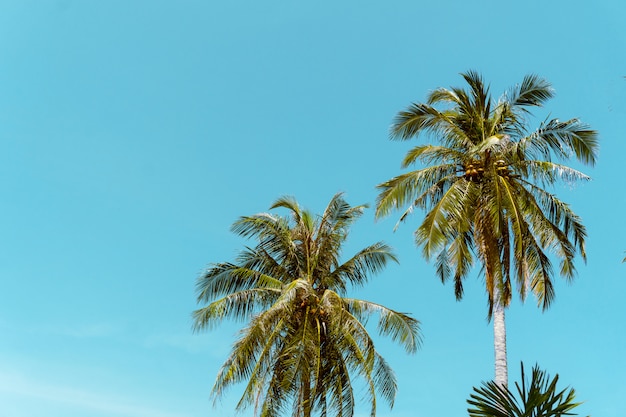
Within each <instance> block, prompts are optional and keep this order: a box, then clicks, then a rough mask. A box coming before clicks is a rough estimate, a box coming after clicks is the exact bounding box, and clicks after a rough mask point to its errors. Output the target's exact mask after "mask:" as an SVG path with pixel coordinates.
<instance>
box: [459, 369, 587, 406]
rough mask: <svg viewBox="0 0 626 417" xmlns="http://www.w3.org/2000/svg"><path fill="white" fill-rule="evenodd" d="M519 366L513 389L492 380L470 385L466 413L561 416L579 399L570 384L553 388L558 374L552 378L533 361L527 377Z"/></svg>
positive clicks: (576, 404) (576, 403) (575, 404)
mask: <svg viewBox="0 0 626 417" xmlns="http://www.w3.org/2000/svg"><path fill="white" fill-rule="evenodd" d="M521 366H522V380H521V383H518V382H516V383H515V388H516V389H515V392H514V391H511V390H509V389H508V388H506V387H502V386H500V385H498V384H496V383H495V382H494V381H489V382H486V383H483V386H482V387H480V388H476V387H474V393H473V394H470V398H469V400H467V402H468V404H469V405H470V406H471V407H472V408H469V409H468V410H467V411H468V413H469V415H470V417H563V416H575V415H577V414H576V413H573V412H572V410H574V409H575V408H576V407H578V406H579V405H580V404H581V403H579V402H576V401H575V398H576V391H574V389H573V388H565V389H562V390H560V389H557V383H558V381H559V375H558V374H557V375H556V376H555V377H554V378H550V376H549V375H548V374H547V373H546V372H545V371H543V370H541V369H539V367H538V366H537V365H535V366H534V367H533V370H532V374H531V377H530V380H527V379H526V375H524V364H522V365H521Z"/></svg>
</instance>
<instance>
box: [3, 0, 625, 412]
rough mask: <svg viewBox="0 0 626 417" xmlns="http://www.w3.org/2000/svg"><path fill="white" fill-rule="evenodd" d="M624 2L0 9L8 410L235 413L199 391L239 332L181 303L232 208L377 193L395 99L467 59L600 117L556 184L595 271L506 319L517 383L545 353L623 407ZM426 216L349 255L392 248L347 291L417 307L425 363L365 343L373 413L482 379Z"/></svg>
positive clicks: (478, 320)
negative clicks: (375, 351)
mask: <svg viewBox="0 0 626 417" xmlns="http://www.w3.org/2000/svg"><path fill="white" fill-rule="evenodd" d="M625 15H626V6H625V5H624V4H623V2H621V1H618V0H614V1H597V2H587V1H568V2H565V1H550V2H546V1H526V2H502V1H484V2H468V1H449V2H423V1H414V0H411V1H409V0H406V1H389V2H381V1H356V0H355V1H352V0H349V1H316V2H303V1H297V0H290V1H286V0H285V1H269V2H261V1H249V0H239V1H230V2H224V1H219V2H218V1H212V0H208V1H206V0H204V1H200V0H197V1H190V0H177V1H156V0H151V1H128V0H123V1H122V0H119V1H117V0H107V1H95V0H94V1H88V0H13V1H11V0H4V1H1V2H0V195H1V196H2V203H1V204H0V230H1V234H0V236H1V237H0V283H1V284H2V285H1V290H0V415H2V416H3V417H4V416H6V417H103V416H107V417H200V416H213V417H227V416H232V415H233V402H234V401H236V400H237V399H238V397H239V394H240V391H238V390H237V389H233V390H232V391H231V392H230V395H228V396H227V397H226V398H225V399H224V401H223V402H222V404H221V405H218V406H217V407H216V408H212V407H211V403H210V401H209V390H210V387H211V385H212V383H213V381H214V378H215V375H216V372H217V370H218V368H219V366H220V365H221V363H222V361H223V360H224V359H225V357H226V354H227V352H228V350H229V346H230V344H231V343H232V341H233V340H234V335H235V333H236V329H237V326H235V325H228V326H224V327H223V328H221V329H219V330H216V331H213V332H210V333H202V334H195V335H194V334H192V332H191V317H190V315H191V312H192V310H193V309H194V308H196V304H195V298H194V282H195V279H196V277H197V276H198V274H199V273H200V272H201V271H202V270H203V268H204V267H205V266H206V265H208V264H209V263H211V262H220V261H227V260H232V259H233V258H234V256H235V255H236V252H237V251H238V250H239V249H240V248H242V247H243V246H244V245H245V244H246V243H247V242H245V241H243V240H241V239H239V238H237V237H236V236H234V235H232V234H231V233H230V232H229V226H230V224H231V223H232V222H233V221H234V220H235V219H236V218H237V217H238V216H240V215H248V214H253V213H257V212H260V211H265V210H266V209H267V208H268V207H269V205H270V204H271V203H272V202H273V201H274V199H276V198H277V197H279V196H281V195H294V196H295V197H296V198H297V199H298V200H299V201H300V202H301V203H302V204H303V205H304V206H306V207H308V208H310V209H312V210H316V211H318V210H320V209H322V208H323V207H324V206H325V204H326V203H327V202H328V200H329V199H330V197H331V196H332V195H333V194H334V193H336V192H338V191H344V192H346V198H347V200H348V201H349V202H350V203H352V204H361V203H370V204H373V203H374V201H375V198H376V191H375V188H374V187H375V185H376V184H378V183H380V182H382V181H384V180H386V179H388V178H390V177H392V176H395V175H397V174H399V173H400V172H402V171H401V170H400V160H401V158H402V157H403V155H404V153H405V152H406V151H407V150H408V149H409V147H410V146H411V143H398V142H391V141H389V140H388V139H387V131H388V126H389V124H390V122H391V119H392V118H393V116H394V114H395V113H396V112H397V111H399V110H401V109H403V108H404V107H406V106H407V105H408V104H410V103H411V102H412V101H421V100H423V99H424V98H425V96H426V94H427V93H428V92H429V91H430V90H432V89H434V88H436V87H440V86H444V87H448V86H454V85H462V80H461V78H460V77H459V75H458V74H459V73H460V72H462V71H465V70H468V69H475V70H478V71H480V72H482V73H483V75H484V76H485V78H486V79H487V80H489V81H490V83H491V85H492V89H493V91H494V93H495V94H496V95H498V94H499V92H500V91H503V90H504V89H505V88H506V87H508V86H510V85H513V84H515V83H516V82H518V81H520V80H521V79H522V77H523V75H525V74H527V73H537V74H539V75H541V76H543V77H545V78H547V79H548V80H550V81H551V82H552V83H553V86H554V88H555V89H556V93H557V96H556V98H555V99H554V100H552V101H551V102H549V104H548V108H547V109H546V112H545V113H543V114H540V115H539V116H540V117H545V116H546V115H547V114H548V112H550V114H551V116H553V117H559V118H569V117H580V118H582V119H583V120H584V121H585V122H587V123H589V124H590V125H591V126H592V127H593V128H595V129H597V130H598V131H599V132H600V138H601V152H600V158H599V163H598V165H597V167H595V168H593V169H585V171H586V172H587V173H588V174H590V175H591V176H592V177H593V181H592V182H590V183H586V184H580V185H578V186H577V187H575V188H573V189H570V188H566V187H563V188H562V189H557V190H556V192H558V193H559V195H560V196H561V197H562V198H563V199H564V200H566V201H568V202H570V203H571V204H572V206H573V208H574V209H575V211H576V212H577V213H578V214H579V215H581V216H582V218H583V219H584V221H585V223H586V225H587V227H588V233H589V238H588V255H589V260H588V263H587V265H584V264H583V263H582V262H580V261H579V262H578V264H577V265H578V269H579V275H578V277H577V279H576V281H575V283H574V284H573V285H567V284H566V283H564V282H562V281H561V280H559V281H558V285H557V288H556V290H557V299H556V302H555V304H554V306H553V307H552V308H551V309H550V310H549V311H547V312H546V313H543V314H542V313H541V312H540V311H539V310H538V309H537V308H536V307H535V302H534V300H532V299H529V300H528V301H527V302H526V303H525V305H523V306H522V305H520V303H519V302H518V301H516V302H515V303H514V305H513V307H512V308H511V309H510V310H509V313H508V341H509V363H510V378H511V380H516V379H517V378H518V376H519V370H518V364H519V362H520V361H521V360H523V361H524V362H525V363H527V364H528V365H529V366H531V365H532V364H534V363H535V362H537V363H539V364H540V365H541V367H542V368H545V369H547V370H548V372H550V373H552V374H554V373H559V374H560V376H561V380H562V382H563V383H564V384H565V385H567V384H569V385H572V386H573V387H575V388H576V390H577V392H578V398H579V399H581V400H584V401H585V404H584V405H583V406H581V407H580V409H579V410H580V413H581V415H586V414H592V415H595V416H603V417H617V416H620V417H621V416H623V407H622V405H621V401H620V400H622V399H623V397H624V394H625V393H626V381H625V380H624V377H623V376H624V373H625V372H626V364H625V359H624V352H625V351H626V331H625V330H626V328H625V327H626V326H625V324H624V320H625V318H626V303H624V294H625V293H626V265H625V264H621V259H622V257H623V255H624V253H623V251H624V250H625V249H626V238H625V236H626V233H625V230H626V222H625V221H624V215H623V213H624V207H625V206H626V197H625V194H624V192H625V186H624V166H625V162H624V161H625V158H626V127H625V126H626V125H625V124H624V120H625V116H626V79H624V76H625V75H626V54H625V53H624V51H626V28H625V27H624V25H623V20H624V16H625ZM536 121H537V122H538V121H539V119H536ZM420 217H421V214H416V215H415V218H413V219H411V220H410V221H409V222H408V223H407V224H406V225H404V226H403V227H401V228H400V229H399V230H398V231H397V232H396V233H393V231H392V229H393V225H394V224H395V218H389V219H386V220H384V221H379V222H374V219H373V210H372V209H370V210H369V211H368V212H367V214H366V215H365V216H364V217H363V218H362V219H361V220H360V221H359V222H357V223H356V225H355V227H354V229H353V234H352V235H351V238H350V240H349V242H348V244H347V247H346V256H349V255H350V254H351V253H352V252H353V251H355V250H356V249H358V248H361V247H363V246H366V245H368V244H370V243H373V242H375V241H379V240H384V241H386V242H387V243H389V244H391V245H392V246H394V247H395V249H396V252H397V254H398V256H399V258H400V261H401V263H400V265H398V266H396V265H393V266H391V267H389V268H388V269H387V270H386V272H385V273H383V274H380V275H378V276H375V277H373V280H372V282H371V285H370V286H369V287H367V288H366V289H364V290H360V291H358V292H357V293H356V294H355V295H357V296H359V297H362V298H366V299H370V300H372V301H377V302H381V303H383V304H386V305H388V306H390V307H392V308H395V309H397V310H401V311H408V312H411V313H412V314H413V315H414V316H415V317H416V318H418V319H419V320H421V321H422V323H423V331H424V346H423V348H422V349H421V351H419V352H418V353H417V354H416V355H415V356H407V355H405V354H404V353H403V351H402V350H401V349H400V348H398V347H396V346H393V345H391V344H390V343H388V341H386V340H383V339H380V338H377V339H376V340H377V341H379V350H380V351H381V353H382V354H383V355H384V356H385V357H387V358H388V360H389V361H390V362H391V364H392V366H393V367H394V369H395V370H396V373H397V375H398V379H399V384H400V390H399V393H398V397H397V401H396V406H395V407H394V409H393V410H392V411H389V409H388V408H387V407H386V406H384V405H381V407H379V414H378V415H379V416H381V417H391V416H396V417H433V416H450V417H452V416H454V417H458V416H464V415H467V413H466V411H465V410H466V408H467V405H466V403H465V399H466V398H467V397H468V395H469V393H470V392H471V388H472V386H475V385H478V384H480V382H481V381H483V380H487V379H491V378H492V375H493V369H492V368H493V366H492V361H493V352H492V333H491V327H490V325H488V323H487V322H486V320H485V316H486V312H487V309H486V298H485V294H484V291H483V287H482V285H483V284H482V281H481V279H480V277H479V276H478V274H476V276H475V277H471V278H470V279H469V280H468V283H467V295H466V297H465V299H464V300H463V301H462V302H456V301H455V300H454V296H453V289H452V288H451V287H450V286H443V285H441V283H439V282H438V281H437V279H436V278H435V276H434V272H433V266H432V265H429V264H426V263H425V262H424V261H423V260H421V258H420V252H419V251H418V250H417V249H416V248H415V246H414V244H413V240H412V230H413V228H415V227H416V225H417V222H418V221H419V220H420ZM358 411H359V415H360V416H364V415H365V412H366V410H364V409H359V410H358ZM251 415H252V412H251V411H250V412H248V413H245V414H244V417H248V416H251Z"/></svg>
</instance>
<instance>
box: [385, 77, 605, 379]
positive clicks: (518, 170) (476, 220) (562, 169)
mask: <svg viewBox="0 0 626 417" xmlns="http://www.w3.org/2000/svg"><path fill="white" fill-rule="evenodd" d="M462 76H463V78H464V79H465V81H466V82H467V84H468V87H469V88H468V89H467V90H465V89H461V88H452V89H445V88H440V89H437V90H435V91H433V92H432V93H430V95H429V96H428V98H427V100H426V102H425V103H419V104H413V105H411V106H410V107H409V108H408V109H406V110H405V111H402V112H400V113H399V114H398V115H397V117H396V119H395V121H394V123H393V125H392V128H391V135H392V138H394V139H400V140H407V139H410V138H413V137H417V136H420V135H422V134H426V135H430V136H431V137H432V138H434V139H435V141H436V144H426V145H418V146H416V147H414V148H413V149H411V150H410V151H409V152H408V153H407V155H406V156H405V158H404V160H403V162H402V165H403V167H404V168H405V167H408V166H410V165H412V164H415V163H418V162H419V163H421V164H422V165H423V166H424V167H423V168H420V169H417V170H415V171H411V172H408V173H405V174H402V175H400V176H397V177H395V178H392V179H391V180H389V181H386V182H384V183H382V184H380V185H379V186H378V188H379V190H380V194H379V197H378V201H377V209H376V215H377V217H382V216H386V215H388V214H389V213H390V212H391V211H392V210H395V209H405V211H404V213H403V214H402V216H401V217H400V221H403V220H405V219H406V217H407V215H408V214H410V213H412V212H413V210H414V209H416V208H419V209H424V210H425V211H426V216H425V218H424V220H423V222H422V223H421V225H420V226H419V227H418V229H417V230H416V232H415V240H416V243H417V244H418V246H421V247H422V248H423V253H424V256H425V257H426V258H427V259H432V258H434V259H435V264H436V269H437V274H438V276H439V278H440V279H441V280H442V281H443V282H445V281H446V280H448V279H449V278H452V279H453V281H454V288H455V295H456V297H457V299H460V298H461V297H462V296H463V280H464V279H465V278H466V277H467V275H468V274H469V272H470V270H471V269H472V267H473V265H474V262H475V259H477V260H478V261H479V265H480V266H481V267H482V269H483V271H484V273H485V284H486V290H487V294H488V297H489V298H488V300H489V318H491V317H492V314H493V313H494V311H495V309H499V308H505V307H507V306H508V305H509V303H510V301H511V293H512V281H514V282H516V284H517V291H518V292H519V295H520V297H521V298H522V299H524V298H525V296H526V294H527V292H528V291H529V290H530V291H531V292H533V293H534V294H535V295H536V297H537V299H538V303H539V305H541V307H542V308H544V309H545V308H547V307H548V306H549V305H550V303H551V302H552V300H553V298H554V289H553V283H552V279H551V277H552V275H553V273H552V265H551V261H550V258H549V256H548V253H552V254H553V255H555V256H556V257H557V258H558V259H559V261H560V268H559V273H560V275H562V276H563V277H565V278H567V279H571V278H573V277H574V274H575V267H574V263H573V260H574V258H575V256H576V253H579V254H580V255H581V256H582V258H583V259H585V257H586V256H585V237H586V232H585V227H584V225H583V224H582V222H581V219H580V218H579V217H578V216H577V215H576V214H575V213H574V212H573V211H572V210H571V208H570V207H569V205H567V204H566V203H564V202H562V201H561V200H559V199H558V198H557V197H556V196H555V195H554V194H552V193H550V192H549V191H547V189H546V187H547V186H550V185H553V184H555V183H556V182H557V181H561V180H563V181H566V182H575V181H578V180H586V179H588V177H587V176H586V175H584V174H583V173H581V172H579V171H577V170H575V169H572V168H569V167H567V166H565V165H563V164H562V162H563V161H565V160H568V159H570V158H572V157H574V158H576V159H578V160H579V161H581V162H582V163H584V164H590V165H593V164H594V163H595V161H596V156H597V149H598V146H597V134H596V132H595V131H593V130H591V129H589V128H588V127H587V126H586V125H584V124H582V123H581V122H580V121H579V120H578V119H569V120H567V121H560V120H558V119H551V120H546V121H544V122H543V123H541V124H540V126H539V128H538V129H536V130H534V131H529V130H528V128H527V117H528V116H530V109H531V108H533V107H540V106H542V105H543V103H544V102H545V101H546V100H548V99H549V98H551V97H552V96H553V91H552V89H551V87H550V84H548V83H547V82H546V81H545V80H543V79H541V78H539V77H537V76H535V75H528V76H526V77H524V79H523V81H522V82H521V84H519V85H517V86H515V87H514V88H512V89H510V90H509V91H508V92H507V93H506V94H504V96H503V97H502V98H501V99H500V100H498V101H495V100H494V99H492V97H491V95H490V92H489V88H488V86H486V85H485V84H484V82H483V80H482V77H481V76H480V75H478V74H477V73H476V72H473V71H469V72H467V73H465V74H462ZM496 324H497V323H496ZM500 379H501V382H503V381H502V378H500ZM504 384H506V382H504Z"/></svg>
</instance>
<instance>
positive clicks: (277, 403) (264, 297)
mask: <svg viewBox="0 0 626 417" xmlns="http://www.w3.org/2000/svg"><path fill="white" fill-rule="evenodd" d="M275 208H284V209H287V210H288V212H289V213H290V216H289V217H281V216H276V215H274V214H270V213H262V214H257V215H253V216H247V217H241V218H240V219H239V220H238V221H236V222H235V223H234V224H233V226H232V230H233V232H235V233H237V234H238V235H240V236H243V237H246V238H255V239H256V240H257V244H256V246H254V247H252V248H250V247H248V248H246V249H245V250H243V251H242V252H241V253H240V255H239V257H238V258H237V259H236V261H235V262H233V263H229V262H227V263H218V264H213V265H212V266H211V267H210V268H209V269H208V270H207V272H206V273H205V274H203V275H202V276H201V277H199V279H198V282H197V292H198V302H200V303H207V305H206V306H205V307H202V308H200V309H198V310H196V311H195V312H194V318H195V328H196V329H206V328H212V327H213V326H215V325H217V324H219V323H220V322H222V321H223V320H224V319H229V318H230V319H239V320H244V321H247V325H246V327H245V328H244V329H243V330H241V333H240V337H239V339H238V340H237V341H236V342H235V344H234V345H233V348H232V351H231V353H230V356H229V357H228V359H227V360H226V362H225V363H224V364H223V366H222V368H221V370H220V371H219V373H218V375H217V379H216V381H215V384H214V386H213V389H212V395H213V396H214V398H216V399H217V398H219V397H220V396H222V394H223V393H224V392H225V390H226V389H227V388H229V387H231V386H232V385H234V384H236V383H239V382H244V381H247V384H246V387H245V390H244V393H243V396H242V397H241V399H240V401H239V403H238V405H237V409H238V410H239V409H243V408H246V407H248V406H250V405H254V406H255V413H258V414H260V416H262V417H273V416H279V415H286V414H288V413H290V414H291V415H292V416H294V417H310V416H311V415H313V413H317V414H319V415H321V416H327V415H328V414H330V415H333V416H342V417H350V416H352V415H353V410H354V405H355V400H354V393H353V383H352V380H353V378H354V377H357V376H358V377H359V378H360V379H361V380H362V381H364V383H365V386H366V388H367V390H366V391H367V394H366V396H367V398H368V401H369V402H370V404H371V415H372V416H374V415H375V413H376V405H377V403H376V401H377V395H380V396H382V398H384V399H385V400H387V401H388V402H389V404H390V405H393V401H394V398H395V394H396V380H395V377H394V374H393V371H392V370H391V368H390V367H389V365H388V364H387V362H386V361H385V360H384V359H383V357H382V356H380V354H379V353H378V352H377V351H376V350H375V348H374V343H373V341H372V339H371V337H370V335H369V334H368V331H367V330H366V328H365V323H366V322H367V319H368V318H369V317H370V316H372V315H375V314H377V316H378V330H379V332H380V333H381V334H383V335H386V336H389V337H391V339H392V340H394V341H396V342H399V343H400V344H401V345H402V346H403V347H404V348H405V349H406V350H407V351H408V352H410V353H413V352H415V351H416V349H417V348H418V346H419V344H420V334H419V322H418V321H417V320H415V319H413V318H411V317H410V316H408V315H407V314H403V313H400V312H397V311H394V310H391V309H388V308H386V307H384V306H382V305H379V304H376V303H372V302H369V301H363V300H358V299H353V298H347V297H346V292H347V289H348V287H349V286H356V287H358V286H362V285H364V284H365V283H366V282H367V280H368V274H370V273H376V272H379V271H380V270H382V269H383V267H384V266H385V265H386V264H387V262H389V261H396V258H395V256H394V255H393V253H392V252H391V249H390V248H389V247H388V246H387V245H385V244H384V243H380V242H379V243H376V244H374V245H371V246H368V247H366V248H364V249H362V250H360V251H359V252H358V253H356V254H355V255H354V256H352V257H351V258H350V259H348V260H347V261H345V262H343V263H340V253H341V247H342V244H343V243H344V241H345V240H346V238H347V236H348V231H349V228H350V226H351V225H352V223H353V222H354V221H355V220H356V219H358V218H359V217H360V216H361V214H362V213H363V209H364V208H365V206H356V207H351V206H350V205H348V204H347V203H346V202H345V200H344V199H343V197H342V195H341V194H337V195H335V196H334V197H333V198H332V199H331V201H330V203H329V204H328V206H327V207H326V209H325V211H324V213H323V214H322V215H321V216H314V215H313V214H312V213H310V212H309V211H306V210H302V209H301V208H300V207H299V205H298V203H297V202H296V201H295V200H294V199H293V198H289V197H283V198H280V199H278V200H277V201H276V202H275V203H274V204H273V205H272V206H271V208H270V209H275ZM289 410H291V411H289Z"/></svg>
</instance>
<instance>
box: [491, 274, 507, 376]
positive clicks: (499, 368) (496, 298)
mask: <svg viewBox="0 0 626 417" xmlns="http://www.w3.org/2000/svg"><path fill="white" fill-rule="evenodd" d="M493 292H494V294H493V318H492V320H493V347H494V351H495V366H496V377H495V382H496V384H498V385H499V386H501V387H503V388H504V387H507V386H508V384H509V374H508V369H507V361H506V326H505V320H504V309H505V308H504V306H503V305H502V301H501V299H500V288H498V285H494V289H493Z"/></svg>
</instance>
